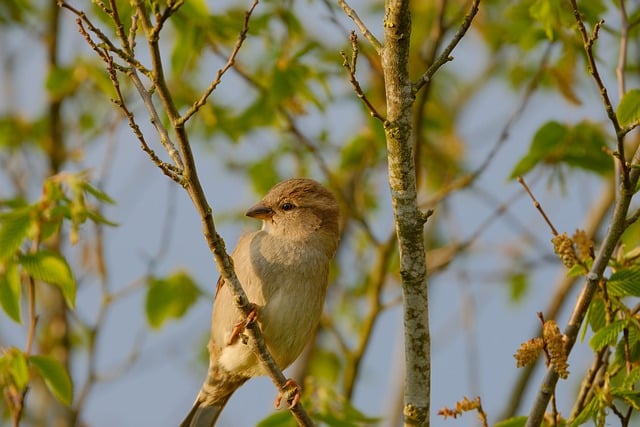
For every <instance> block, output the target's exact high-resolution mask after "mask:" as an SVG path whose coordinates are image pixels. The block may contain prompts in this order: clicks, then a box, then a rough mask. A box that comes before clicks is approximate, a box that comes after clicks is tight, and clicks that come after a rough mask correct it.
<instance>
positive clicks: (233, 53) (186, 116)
mask: <svg viewBox="0 0 640 427" xmlns="http://www.w3.org/2000/svg"><path fill="white" fill-rule="evenodd" d="M257 5H258V0H254V1H253V3H252V4H251V6H250V7H249V9H248V10H247V11H246V12H245V13H244V22H243V24H242V30H240V34H239V35H238V40H237V41H236V44H235V46H234V47H233V50H232V51H231V53H230V54H229V58H228V59H227V62H226V64H224V66H223V67H222V68H220V69H219V70H218V72H217V73H216V77H215V79H213V81H212V82H211V83H209V86H207V88H206V89H205V91H204V93H203V94H202V96H201V97H200V99H198V100H197V101H196V102H194V103H193V105H192V106H191V108H189V110H187V112H186V113H184V115H183V116H182V117H179V118H177V119H176V121H175V126H176V127H179V126H183V125H184V124H185V123H186V122H187V121H188V120H189V119H190V118H191V117H192V116H193V115H194V114H195V113H197V112H198V110H199V109H200V108H202V106H203V105H204V104H205V103H206V102H207V99H208V98H209V96H210V95H211V93H213V91H214V90H215V89H216V88H217V87H218V85H219V84H220V82H221V80H222V76H223V75H224V74H225V73H226V72H227V70H229V68H231V67H233V64H234V63H235V60H236V56H238V52H240V48H241V47H242V44H243V43H244V41H245V39H246V38H247V33H248V32H249V20H250V19H251V14H252V13H253V10H254V9H255V8H256V6H257Z"/></svg>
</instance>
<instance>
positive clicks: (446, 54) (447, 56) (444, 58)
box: [413, 0, 480, 92]
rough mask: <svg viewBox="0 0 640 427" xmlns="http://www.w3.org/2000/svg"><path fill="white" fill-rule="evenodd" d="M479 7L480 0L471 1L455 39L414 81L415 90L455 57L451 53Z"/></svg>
mask: <svg viewBox="0 0 640 427" xmlns="http://www.w3.org/2000/svg"><path fill="white" fill-rule="evenodd" d="M479 8H480V0H473V2H472V3H471V8H470V9H469V11H468V12H467V14H466V15H465V17H464V20H463V21H462V24H461V25H460V28H458V31H456V33H455V35H454V36H453V39H451V41H450V42H449V44H448V45H447V47H445V49H444V50H443V51H442V53H441V54H440V55H439V56H438V58H436V60H435V61H434V62H433V64H431V65H430V66H429V68H427V71H425V72H424V74H423V75H422V76H420V78H419V79H418V81H417V82H415V83H414V85H413V90H414V92H417V91H419V90H420V89H421V88H422V87H423V86H424V85H425V84H426V83H427V82H429V81H430V80H431V78H432V77H433V75H434V74H435V73H436V71H438V69H440V67H442V66H443V65H444V64H446V63H447V62H449V61H451V60H452V59H453V58H452V57H451V53H452V52H453V49H455V48H456V46H457V45H458V43H460V40H462V38H463V37H464V35H465V34H466V33H467V30H468V29H469V27H471V23H472V22H473V18H474V17H475V16H476V14H477V13H478V10H479Z"/></svg>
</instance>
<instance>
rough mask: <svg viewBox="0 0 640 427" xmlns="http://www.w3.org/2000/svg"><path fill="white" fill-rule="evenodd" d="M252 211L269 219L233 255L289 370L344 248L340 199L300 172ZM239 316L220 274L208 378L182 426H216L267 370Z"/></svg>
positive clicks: (269, 339)
mask: <svg viewBox="0 0 640 427" xmlns="http://www.w3.org/2000/svg"><path fill="white" fill-rule="evenodd" d="M246 215H247V216H249V217H253V218H257V219H260V220H262V224H263V225H262V229H261V230H259V231H255V232H253V233H247V234H244V235H243V236H241V237H240V239H239V241H238V244H237V246H236V248H235V250H234V251H233V252H232V254H231V257H232V258H233V261H234V266H235V270H236V274H237V276H238V279H239V280H240V283H241V284H242V286H243V289H244V291H245V293H246V294H247V297H248V298H249V301H250V302H251V303H253V304H255V306H256V309H257V311H256V312H257V322H258V324H259V325H260V328H261V330H262V333H263V335H264V339H265V342H266V344H267V347H268V348H269V351H270V352H271V355H272V356H273V358H274V360H275V361H276V363H277V364H278V366H279V367H280V368H281V369H284V368H286V367H287V366H289V365H290V364H291V363H292V362H293V361H294V360H295V359H296V358H297V357H298V356H299V355H300V353H301V352H302V350H303V349H304V347H305V345H306V344H307V342H308V341H309V339H310V338H311V335H312V334H313V331H314V330H315V328H316V326H317V324H318V321H319V320H320V315H321V313H322V307H323V305H324V297H325V294H326V289H327V280H328V274H329V264H330V261H331V259H332V258H333V256H334V254H335V252H336V249H337V247H338V240H339V216H340V215H339V210H338V205H337V203H336V200H335V198H334V197H333V195H332V194H331V192H329V191H328V190H327V189H326V188H324V187H323V186H322V185H320V184H319V183H317V182H316V181H313V180H311V179H304V178H294V179H289V180H286V181H283V182H281V183H279V184H277V185H276V186H275V187H273V188H272V189H271V190H270V191H269V192H268V193H267V195H266V196H265V197H264V198H263V199H262V201H260V202H259V203H258V204H256V205H255V206H253V207H252V208H250V209H249V210H248V211H247V212H246ZM240 318H241V317H240V313H239V312H238V309H237V308H236V306H235V304H234V300H233V294H232V291H231V289H230V287H229V286H225V283H224V281H223V280H219V281H218V290H217V293H216V297H215V301H214V304H213V315H212V320H211V338H210V340H209V355H210V357H209V370H208V373H207V378H206V380H205V382H204V383H203V385H202V388H201V390H200V393H198V397H197V398H196V401H195V403H194V406H193V408H192V409H191V411H190V412H189V414H188V415H187V417H186V418H185V420H184V421H183V422H182V424H181V426H182V427H210V426H213V425H215V422H216V420H217V419H218V416H219V415H220V412H221V411H222V408H223V407H224V405H225V404H226V403H227V401H228V400H229V398H230V397H231V395H232V394H233V392H234V391H235V390H236V389H237V388H238V387H240V386H241V385H242V384H243V383H244V382H245V381H247V380H248V379H249V378H251V377H254V376H258V375H264V374H265V372H264V370H263V368H262V366H261V365H260V362H259V361H258V359H257V358H256V356H255V355H254V354H253V352H252V351H251V349H250V347H249V346H248V345H246V344H244V343H243V340H242V339H239V338H241V337H238V336H237V335H236V333H234V327H235V326H236V325H237V323H238V321H239V320H240ZM236 332H237V331H236Z"/></svg>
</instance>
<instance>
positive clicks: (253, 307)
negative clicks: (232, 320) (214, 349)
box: [227, 303, 258, 345]
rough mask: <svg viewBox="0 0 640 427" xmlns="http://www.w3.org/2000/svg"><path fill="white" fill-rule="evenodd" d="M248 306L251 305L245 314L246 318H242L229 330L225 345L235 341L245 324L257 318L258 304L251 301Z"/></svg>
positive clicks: (247, 324)
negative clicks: (229, 333)
mask: <svg viewBox="0 0 640 427" xmlns="http://www.w3.org/2000/svg"><path fill="white" fill-rule="evenodd" d="M250 306H251V310H250V311H249V314H247V318H246V319H244V320H240V321H239V322H238V323H236V324H235V325H234V327H233V330H232V331H231V335H230V336H229V339H228V340H227V345H231V344H233V343H234V342H235V341H236V339H238V337H239V336H240V334H242V333H243V332H244V330H245V329H246V328H247V326H249V325H250V324H252V323H253V322H255V321H256V319H257V318H258V306H257V305H255V304H253V303H250Z"/></svg>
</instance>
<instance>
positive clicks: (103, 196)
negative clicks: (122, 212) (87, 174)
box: [81, 181, 116, 205]
mask: <svg viewBox="0 0 640 427" xmlns="http://www.w3.org/2000/svg"><path fill="white" fill-rule="evenodd" d="M81 186H82V189H83V190H84V191H86V192H87V193H89V194H91V195H92V196H93V197H95V198H96V199H97V200H99V201H101V202H103V203H108V204H110V205H114V204H115V203H116V201H115V200H113V199H112V198H111V197H109V195H108V194H107V193H105V192H104V191H102V190H100V189H98V188H96V187H94V186H93V185H91V184H90V183H89V182H88V181H83V182H82V184H81Z"/></svg>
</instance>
